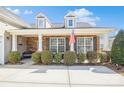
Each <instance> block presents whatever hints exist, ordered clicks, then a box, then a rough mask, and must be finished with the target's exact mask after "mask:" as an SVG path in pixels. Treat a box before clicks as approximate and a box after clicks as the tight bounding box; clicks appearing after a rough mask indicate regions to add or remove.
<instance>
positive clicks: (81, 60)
mask: <svg viewBox="0 0 124 93" xmlns="http://www.w3.org/2000/svg"><path fill="white" fill-rule="evenodd" d="M77 58H78V63H83V62H84V61H85V58H86V56H85V54H83V53H79V54H78V55H77Z"/></svg>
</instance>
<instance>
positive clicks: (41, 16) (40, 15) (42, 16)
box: [36, 12, 46, 18]
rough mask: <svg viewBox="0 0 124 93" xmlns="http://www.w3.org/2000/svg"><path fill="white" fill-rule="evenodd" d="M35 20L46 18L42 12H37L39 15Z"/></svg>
mask: <svg viewBox="0 0 124 93" xmlns="http://www.w3.org/2000/svg"><path fill="white" fill-rule="evenodd" d="M36 18H46V16H45V15H44V14H43V13H42V12H39V13H38V14H37V15H36Z"/></svg>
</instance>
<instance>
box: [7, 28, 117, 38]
mask: <svg viewBox="0 0 124 93" xmlns="http://www.w3.org/2000/svg"><path fill="white" fill-rule="evenodd" d="M72 30H74V32H75V35H102V34H107V33H109V32H113V31H115V29H113V28H88V29H84V28H83V29H17V30H8V31H7V32H9V33H10V34H16V35H38V34H42V35H46V36H49V35H70V34H71V32H72Z"/></svg>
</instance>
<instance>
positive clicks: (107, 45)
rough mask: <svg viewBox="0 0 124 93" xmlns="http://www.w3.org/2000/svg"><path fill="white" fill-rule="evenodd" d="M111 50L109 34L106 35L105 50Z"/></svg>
mask: <svg viewBox="0 0 124 93" xmlns="http://www.w3.org/2000/svg"><path fill="white" fill-rule="evenodd" d="M108 49H109V38H108V34H105V35H104V48H103V50H106V51H107V50H108Z"/></svg>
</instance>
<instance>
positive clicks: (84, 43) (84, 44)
mask: <svg viewBox="0 0 124 93" xmlns="http://www.w3.org/2000/svg"><path fill="white" fill-rule="evenodd" d="M79 38H83V39H84V42H83V45H79V44H78V39H79ZM87 38H91V39H92V42H91V45H92V50H93V48H94V45H93V37H77V40H76V42H77V43H76V47H77V53H79V52H78V46H83V47H84V50H83V51H84V53H86V46H87V45H86V39H87Z"/></svg>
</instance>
